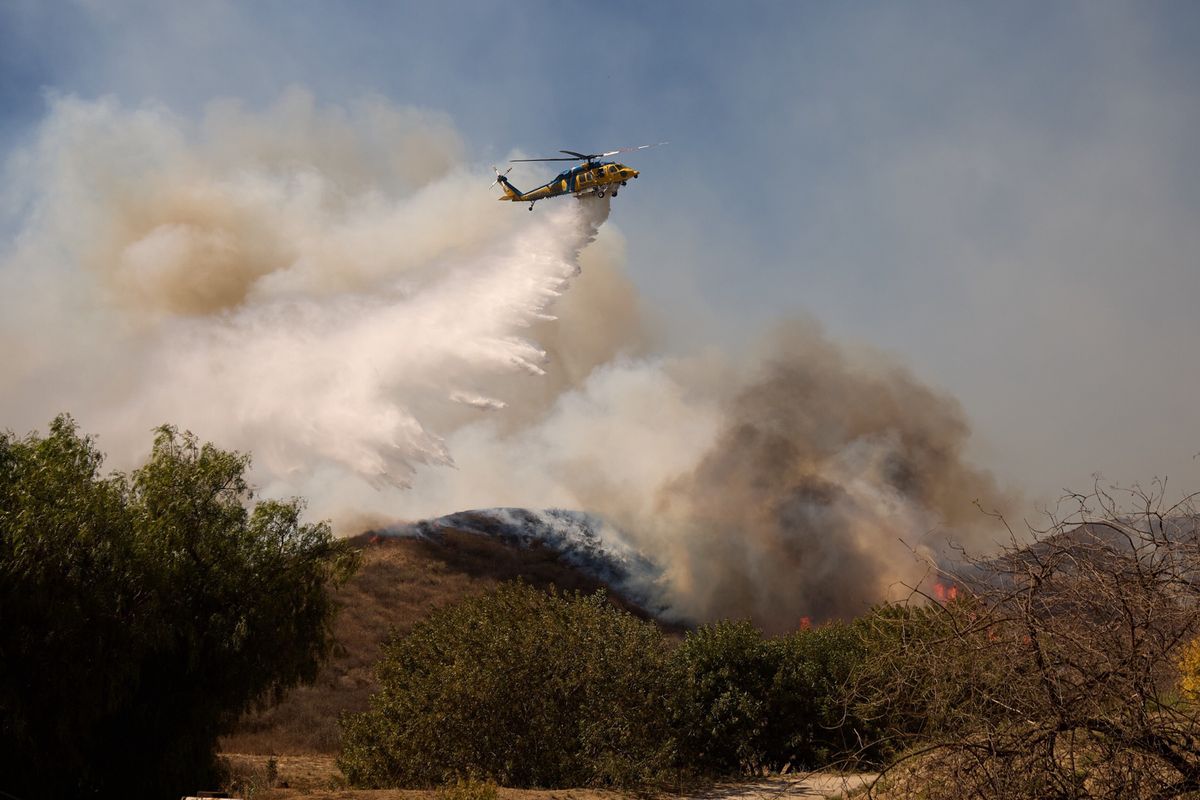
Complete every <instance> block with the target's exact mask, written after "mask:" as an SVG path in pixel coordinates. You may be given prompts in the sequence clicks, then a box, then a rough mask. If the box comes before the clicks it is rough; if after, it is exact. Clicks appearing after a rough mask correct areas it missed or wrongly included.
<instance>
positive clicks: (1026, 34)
mask: <svg viewBox="0 0 1200 800" xmlns="http://www.w3.org/2000/svg"><path fill="white" fill-rule="evenodd" d="M1197 41H1200V5H1197V4H1195V3H1189V2H1157V3H1124V4H1120V3H1104V2H1080V3H1069V2H1061V3H1045V2H1029V3H1020V2H1006V3H992V4H983V3H917V2H913V3H866V2H864V3H834V2H824V3H817V2H811V3H790V2H776V3H753V2H747V3H728V2H725V3H717V2H662V3H644V2H605V3H586V4H585V3H580V2H519V3H513V2H510V3H500V2H438V3H391V2H387V3H385V2H378V3H369V2H359V3H342V4H334V3H314V2H296V1H295V0H289V2H254V3H242V4H233V3H223V2H204V3H182V2H180V3H157V2H155V3H152V2H120V1H119V0H118V2H100V1H99V0H94V2H80V3H62V2H58V3H55V2H35V1H34V0H8V2H5V3H3V4H0V148H3V151H4V152H6V153H7V152H9V151H12V150H13V149H14V148H16V147H18V146H19V145H21V144H22V143H23V142H27V141H29V140H30V139H31V138H32V136H33V135H34V132H35V130H36V126H37V125H38V123H39V121H40V120H41V119H42V118H43V116H44V114H45V112H46V99H45V98H46V96H47V93H69V94H76V95H78V96H80V97H83V98H94V97H98V96H101V95H115V96H116V97H118V98H119V99H120V100H121V101H122V102H123V103H125V104H127V105H130V106H136V105H138V104H140V103H143V102H161V103H164V104H166V105H168V106H170V107H171V108H172V109H174V110H176V111H177V112H179V113H181V114H193V113H198V112H199V110H200V109H201V108H202V107H203V106H204V104H205V103H207V102H208V101H210V100H212V99H213V98H216V97H237V98H241V99H242V100H244V101H245V102H246V103H247V104H248V105H251V106H253V105H263V104H267V103H269V102H271V101H272V100H274V99H275V98H276V97H278V96H279V94H280V93H281V92H282V91H283V90H284V89H285V88H287V87H288V86H291V85H297V84H298V85H302V86H304V87H307V88H308V89H309V90H311V91H312V92H313V93H314V94H315V95H316V96H317V98H318V100H320V101H323V102H330V103H340V102H345V101H348V100H352V99H354V98H356V97H359V96H362V95H363V94H366V93H379V94H382V95H384V96H386V97H388V98H389V99H390V100H392V101H394V102H396V103H401V104H413V105H417V106H421V107H425V108H430V109H436V110H440V111H444V112H445V113H446V114H448V115H449V116H450V117H451V118H452V119H453V121H454V124H455V125H456V126H457V128H458V129H459V131H460V132H461V133H462V135H463V137H464V139H465V141H466V144H467V153H468V157H469V158H470V159H471V160H472V161H474V162H476V163H481V164H486V163H491V162H494V161H498V160H500V159H502V158H505V157H506V156H507V154H509V153H510V151H512V150H513V149H514V148H519V149H520V150H522V151H523V152H525V153H529V154H537V153H543V154H551V153H553V151H556V150H558V149H559V148H571V149H580V148H584V149H586V148H608V147H613V146H622V145H630V144H640V143H643V142H652V141H659V140H664V139H665V140H670V141H671V143H672V144H671V145H670V147H668V148H661V149H659V150H656V151H651V152H648V153H644V154H639V155H638V156H637V157H636V159H631V160H630V163H632V164H633V165H634V166H636V167H638V168H639V169H641V170H642V172H643V177H642V179H641V180H640V181H639V182H638V184H637V185H636V186H635V187H631V190H630V191H629V192H627V193H625V194H622V196H621V198H620V201H621V202H620V203H619V204H617V205H616V206H615V208H616V212H615V214H614V217H613V222H614V223H615V224H616V225H617V226H618V227H619V228H620V229H621V230H622V232H623V233H624V235H625V236H626V238H627V240H628V254H629V270H630V273H631V275H632V277H633V279H634V280H635V282H636V283H637V284H638V285H639V286H640V287H641V288H642V290H643V291H644V294H645V297H646V302H647V305H648V306H649V307H650V308H652V309H653V310H654V311H655V312H656V313H657V314H658V315H659V316H660V317H661V318H662V319H664V320H665V323H664V327H665V330H666V333H665V337H666V339H667V340H668V342H667V346H669V347H672V348H675V349H687V348H692V347H698V346H704V345H719V346H723V347H727V348H731V349H734V350H735V351H736V349H737V348H738V347H742V346H745V344H746V343H747V342H748V341H750V340H751V339H753V338H754V337H756V336H757V335H759V334H760V333H761V332H762V331H763V330H764V328H766V327H769V326H770V324H771V323H772V321H774V320H778V319H781V318H784V317H787V316H791V315H798V314H806V315H811V316H813V317H815V318H817V319H818V320H820V321H821V322H822V323H823V324H824V325H825V326H826V327H827V328H828V329H829V330H830V331H831V332H832V333H833V334H834V335H836V336H838V337H839V338H844V339H847V340H851V341H858V342H863V343H867V344H870V345H873V346H876V347H881V348H884V349H886V350H887V351H889V352H890V353H892V354H894V355H895V356H896V357H897V358H898V359H899V360H900V361H901V362H903V363H905V364H907V365H909V366H910V367H911V368H912V369H913V370H914V371H915V372H916V373H917V374H918V375H920V376H921V377H922V378H924V379H925V380H927V381H929V382H930V383H932V384H933V385H935V386H937V387H939V388H941V389H942V390H944V391H946V392H949V393H950V394H952V395H954V396H955V397H957V398H959V400H960V401H961V403H962V405H963V407H964V409H965V411H966V413H967V415H968V416H969V417H970V418H971V419H972V421H973V424H974V426H975V429H976V432H977V442H976V447H977V454H976V459H977V460H978V461H980V462H981V463H982V464H983V465H985V466H991V467H994V468H995V470H996V471H997V473H998V474H999V475H1000V476H1001V477H1002V478H1004V479H1006V480H1010V481H1013V482H1015V483H1018V484H1022V485H1025V486H1027V487H1030V488H1032V489H1033V490H1034V491H1035V492H1043V491H1044V492H1049V493H1051V494H1053V493H1054V492H1055V491H1056V490H1057V489H1058V488H1060V487H1062V486H1067V485H1072V486H1079V485H1080V484H1081V481H1086V480H1087V477H1088V476H1089V475H1090V474H1091V473H1092V472H1095V471H1101V472H1103V473H1105V474H1106V475H1108V476H1110V477H1112V478H1114V479H1119V480H1123V481H1131V480H1148V479H1149V478H1150V477H1152V476H1154V475H1159V474H1163V473H1169V474H1170V475H1171V476H1172V479H1173V480H1174V481H1176V482H1182V483H1183V484H1185V485H1188V486H1191V487H1200V469H1198V467H1197V463H1196V460H1195V459H1194V458H1193V455H1194V454H1195V453H1196V452H1198V451H1200V424H1198V422H1200V420H1198V418H1197V414H1196V412H1195V410H1194V402H1193V398H1194V397H1195V396H1196V390H1197V389H1198V388H1200V379H1198V376H1200V369H1198V367H1200V364H1198V363H1197V360H1198V359H1197V355H1196V352H1195V346H1196V343H1197V341H1198V340H1200V315H1197V314H1196V313H1195V311H1194V308H1193V306H1194V304H1195V298H1197V297H1200V229H1198V228H1200V226H1197V224H1196V223H1197V221H1200V158H1197V156H1196V152H1195V150H1196V147H1195V141H1196V139H1197V137H1196V131H1197V130H1200V48H1197V47H1196V46H1195V43H1196V42H1197ZM550 172H551V170H547V171H546V173H545V174H546V175H548V174H550ZM543 177H544V176H543V175H542V173H541V172H540V171H538V170H537V169H531V168H526V169H523V170H520V171H518V172H514V174H513V178H514V182H516V183H517V185H519V186H520V185H523V184H533V183H535V182H539V179H542V178H543ZM482 190H484V189H483V187H481V191H482ZM9 229H10V230H11V224H10V228H9Z"/></svg>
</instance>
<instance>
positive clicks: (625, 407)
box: [0, 89, 1006, 631]
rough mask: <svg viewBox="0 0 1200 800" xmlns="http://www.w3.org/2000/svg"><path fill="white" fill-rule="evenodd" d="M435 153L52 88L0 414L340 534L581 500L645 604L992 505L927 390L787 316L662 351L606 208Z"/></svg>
mask: <svg viewBox="0 0 1200 800" xmlns="http://www.w3.org/2000/svg"><path fill="white" fill-rule="evenodd" d="M462 149H463V148H462V144H461V142H460V140H459V138H458V136H457V134H456V133H455V131H454V128H453V126H452V125H451V124H450V122H449V121H448V120H447V119H445V118H444V117H442V116H441V115H438V114H434V113H431V112H427V111H422V110H417V109H410V108H402V107H397V106H395V105H393V104H391V103H389V102H388V101H386V100H383V99H379V98H368V99H365V100H363V101H360V102H358V103H356V104H352V105H349V106H347V107H336V106H332V107H320V106H318V105H317V104H316V103H315V102H314V101H313V99H312V97H311V96H310V95H309V94H307V93H306V92H305V91H303V90H301V89H295V90H292V91H291V92H289V93H287V94H286V95H285V96H283V97H282V98H281V99H280V100H279V101H278V102H277V103H276V104H275V105H273V106H272V107H270V108H267V109H265V110H261V111H251V110H247V109H245V108H243V107H241V106H240V105H239V104H237V103H234V102H229V101H226V102H219V103H214V104H212V105H210V107H209V109H208V111H207V113H206V114H205V116H204V118H203V119H202V120H201V121H199V122H198V123H194V122H191V121H188V120H185V119H181V118H179V117H177V116H176V115H174V114H172V113H171V112H170V111H169V110H168V109H164V108H160V107H153V106H149V107H143V108H139V109H135V110H129V109H124V108H122V107H120V106H119V105H118V104H117V103H116V102H114V101H112V100H100V101H96V102H85V101H81V100H78V99H75V98H69V97H68V98H58V99H56V100H54V101H53V102H52V105H51V108H50V111H49V114H48V116H47V118H46V120H45V122H44V124H43V126H42V128H41V131H40V133H39V136H38V138H37V140H36V142H35V143H34V144H33V145H32V146H31V147H30V148H29V149H27V150H26V151H23V152H22V153H20V154H18V156H17V157H16V158H15V159H14V160H13V161H12V163H11V165H10V178H11V179H10V181H9V186H10V187H11V189H10V195H9V197H8V198H7V200H8V207H10V208H15V209H17V210H18V214H19V223H18V224H19V226H20V234H19V236H18V237H17V238H16V240H15V243H14V245H13V247H12V248H11V249H10V251H9V252H7V253H6V254H5V255H4V257H3V261H2V263H0V304H2V306H3V318H2V320H0V348H3V357H4V362H5V365H6V372H7V379H6V381H5V382H4V384H3V386H0V410H2V411H3V416H4V419H3V424H4V425H5V426H7V427H9V428H12V429H14V430H28V429H32V428H34V427H39V426H43V425H45V423H46V421H47V420H48V419H49V418H50V417H51V416H53V414H55V413H57V412H58V411H61V410H67V411H70V412H72V413H73V414H75V415H76V417H77V418H78V419H79V421H80V423H81V425H82V427H83V428H84V429H85V430H87V431H91V432H96V433H98V434H100V437H101V446H102V448H103V449H105V450H106V451H107V452H109V453H110V455H111V456H112V457H113V460H114V465H115V466H118V467H122V468H124V467H128V466H132V465H133V464H135V463H136V462H137V460H138V458H140V457H142V456H143V455H144V453H145V447H146V442H147V441H148V431H149V430H150V429H151V428H152V427H153V426H154V425H156V424H160V423H162V422H170V423H173V424H177V425H179V426H180V427H186V428H189V429H191V430H193V431H195V432H196V433H197V434H198V435H200V436H202V437H204V438H206V439H210V440H213V441H215V442H217V443H218V444H220V445H221V446H225V447H235V448H238V449H242V450H247V451H250V452H252V453H253V455H254V458H255V469H256V472H255V476H254V477H255V479H256V480H257V481H258V482H259V484H260V485H261V486H262V487H263V491H264V493H266V494H274V495H288V494H300V495H302V496H305V497H308V498H310V501H311V510H312V512H313V513H314V514H316V515H319V516H323V517H333V518H334V520H335V525H338V526H339V527H340V528H341V529H342V531H343V532H346V533H355V532H357V531H355V530H353V529H352V528H351V526H352V525H353V524H354V522H355V521H361V520H363V519H364V518H372V519H380V518H385V519H387V518H390V519H409V520H416V519H421V518H425V517H432V516H439V515H443V514H447V513H451V512H455V511H461V510H465V509H470V508H483V507H492V506H509V507H527V508H535V509H536V508H563V509H574V510H580V511H586V512H589V513H590V514H594V515H599V516H601V517H603V518H604V519H605V520H606V521H607V522H608V523H609V524H608V525H607V526H606V527H605V528H604V531H605V533H604V534H603V535H606V536H609V537H610V538H611V539H612V541H611V542H610V544H611V546H612V547H613V548H614V550H618V549H619V550H620V552H622V553H624V552H628V551H629V548H632V549H633V550H634V551H636V552H637V553H638V554H640V555H639V557H640V558H645V559H647V560H648V562H649V563H653V564H654V565H656V569H655V572H654V574H655V581H656V584H655V587H654V590H655V592H656V593H657V594H658V600H659V604H660V605H661V606H662V607H664V608H667V609H669V611H670V613H671V614H673V615H674V616H676V617H678V618H680V619H685V620H712V619H716V618H720V617H749V618H751V619H753V620H755V621H756V622H758V623H759V624H761V625H763V626H765V627H766V628H768V629H770V630H773V631H779V630H786V629H788V628H791V627H795V625H796V624H798V622H799V620H800V618H801V617H804V616H808V617H811V618H813V619H814V620H820V619H825V618H829V617H837V616H849V615H851V614H854V613H858V612H860V611H862V610H863V609H864V608H865V607H866V606H867V605H869V604H870V603H872V602H876V601H878V600H880V599H882V598H884V597H886V596H887V595H888V594H889V593H890V592H894V591H896V590H897V587H898V586H900V585H901V584H904V583H907V584H909V585H913V584H916V583H918V582H919V581H920V580H921V579H922V576H923V574H924V566H923V564H922V563H921V562H920V560H919V559H918V558H917V556H918V555H920V554H922V553H928V554H936V553H937V552H938V551H939V549H940V548H942V547H944V546H945V544H946V542H948V541H949V540H950V539H951V538H957V539H965V538H970V537H973V536H977V535H978V529H979V527H980V523H981V522H982V521H983V516H982V514H980V513H979V512H978V511H977V510H976V509H975V508H974V506H973V505H972V503H973V501H975V500H979V501H980V502H981V503H982V504H984V505H985V506H987V507H1003V505H1004V504H1005V502H1006V497H1005V496H1004V495H1003V493H1002V492H1001V491H999V490H998V489H997V487H996V485H995V484H994V482H993V481H992V480H991V478H990V477H989V476H988V475H987V474H986V473H984V472H982V471H980V470H979V469H977V468H975V467H973V466H971V465H970V464H969V463H967V462H966V460H965V458H964V455H963V454H964V450H965V447H966V444H967V441H968V439H969V435H970V431H969V428H968V425H967V423H966V420H965V417H964V415H963V413H962V411H961V409H960V408H959V407H958V405H957V404H956V403H955V402H954V401H953V400H952V399H949V398H947V397H945V396H943V395H940V394H939V393H938V392H936V391H934V390H932V389H930V388H929V387H926V386H924V385H922V384H921V383H920V382H919V381H918V380H917V379H916V378H915V377H913V376H912V375H911V374H909V373H908V372H907V371H905V370H904V369H903V368H901V367H899V366H897V365H896V364H894V363H892V362H891V361H889V359H888V358H886V357H884V356H882V355H880V354H878V353H874V352H871V351H868V350H866V349H862V348H859V349H852V348H847V347H845V346H842V345H839V344H837V343H834V342H832V341H830V340H829V339H828V338H827V337H825V336H824V334H823V333H822V332H821V330H820V329H819V328H818V327H817V326H816V325H815V324H813V323H810V322H792V323H787V324H783V325H780V326H779V327H778V328H777V330H775V332H774V333H772V334H770V335H768V336H766V337H764V343H763V345H762V346H761V348H759V351H758V352H753V353H738V354H723V353H719V352H704V353H685V354H678V353H672V354H668V353H663V352H660V351H659V348H657V347H656V346H655V341H654V336H653V334H652V330H653V325H654V322H655V320H656V315H655V313H654V310H653V309H647V308H645V307H643V305H642V303H641V301H640V300H639V298H638V296H637V294H636V292H635V290H634V289H633V287H632V285H631V283H630V282H629V280H628V279H627V278H626V277H625V275H624V273H623V269H622V264H623V260H624V248H625V243H624V241H623V240H622V238H621V236H620V235H619V233H617V232H616V231H615V230H614V229H613V228H612V227H611V226H606V227H604V229H603V230H601V226H602V225H603V223H604V222H605V220H606V219H607V216H608V211H609V205H608V201H607V200H595V199H592V200H585V201H576V200H573V199H567V200H561V201H557V202H554V203H545V204H543V205H542V206H541V207H539V208H538V209H537V212H536V213H535V214H528V213H525V212H524V211H520V212H519V213H518V211H517V209H514V208H513V207H512V206H511V205H509V204H501V203H497V202H496V201H495V199H494V197H495V195H494V194H489V193H488V192H486V191H485V190H484V188H483V187H484V186H486V183H487V181H488V180H490V176H489V175H487V174H486V173H484V171H483V170H481V169H479V168H470V167H467V166H464V165H463V157H462Z"/></svg>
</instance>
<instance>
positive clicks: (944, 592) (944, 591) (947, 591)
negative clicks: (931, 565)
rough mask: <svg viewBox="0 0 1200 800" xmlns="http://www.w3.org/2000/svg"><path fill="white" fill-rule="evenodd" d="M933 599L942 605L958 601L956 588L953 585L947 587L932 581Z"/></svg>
mask: <svg viewBox="0 0 1200 800" xmlns="http://www.w3.org/2000/svg"><path fill="white" fill-rule="evenodd" d="M933 597H934V599H935V600H937V601H938V602H939V603H941V604H942V605H945V604H946V603H952V602H954V601H955V600H957V599H958V587H957V586H955V585H954V584H953V583H952V584H950V585H949V586H947V585H946V584H944V583H940V582H938V581H934V583H933Z"/></svg>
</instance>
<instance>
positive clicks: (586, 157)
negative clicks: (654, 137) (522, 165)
mask: <svg viewBox="0 0 1200 800" xmlns="http://www.w3.org/2000/svg"><path fill="white" fill-rule="evenodd" d="M664 144H670V142H656V143H654V144H639V145H638V146H637V147H618V148H617V149H616V150H609V151H607V152H604V153H577V152H575V151H574V150H559V151H558V152H560V153H566V154H567V155H568V156H569V158H510V159H509V161H510V162H512V163H515V162H518V161H523V162H529V161H592V160H594V159H597V158H604V157H605V156H615V155H616V154H617V153H632V152H634V151H635V150H648V149H650V148H651V147H661V146H662V145H664Z"/></svg>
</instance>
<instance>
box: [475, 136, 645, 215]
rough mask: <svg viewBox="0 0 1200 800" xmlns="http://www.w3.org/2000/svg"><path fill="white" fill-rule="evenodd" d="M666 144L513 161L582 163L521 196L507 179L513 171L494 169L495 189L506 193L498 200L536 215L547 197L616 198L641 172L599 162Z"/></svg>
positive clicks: (613, 163)
mask: <svg viewBox="0 0 1200 800" xmlns="http://www.w3.org/2000/svg"><path fill="white" fill-rule="evenodd" d="M663 144H667V142H659V143H658V144H643V145H638V146H637V147H620V148H618V149H616V150H609V151H608V152H606V153H576V152H575V151H574V150H559V151H558V152H560V153H566V154H567V157H566V158H561V157H558V158H514V159H511V161H510V163H516V162H519V161H582V162H583V163H582V164H580V165H579V166H576V167H572V168H571V169H568V170H563V171H562V172H560V173H558V176H557V177H555V178H554V180H551V181H547V182H546V183H543V184H542V185H541V186H539V187H537V188H536V189H530V190H529V191H528V192H522V191H521V190H520V189H518V188H517V187H515V186H513V185H512V184H511V183H509V181H508V178H506V177H505V176H506V175H508V173H510V172H512V167H509V168H508V169H506V170H504V172H501V171H500V170H499V169H498V168H496V167H492V169H493V170H495V171H496V180H494V181H492V186H495V185H496V184H497V183H498V184H500V186H501V187H502V188H503V189H504V197H499V198H497V199H498V200H511V201H512V202H514V203H529V210H530V211H533V204H534V203H536V202H537V201H538V200H545V199H546V198H547V197H559V196H560V195H564V194H573V195H575V196H576V197H584V196H586V195H591V194H594V195H596V196H597V197H604V195H605V194H606V193H608V192H612V196H613V197H616V196H617V190H618V189H620V188H621V187H622V186H624V185H625V183H626V182H627V181H629V180H630V179H631V178H636V177H637V176H638V174H639V173H638V171H637V170H636V169H634V168H632V167H627V166H625V165H624V164H618V163H616V162H613V161H597V160H596V159H598V158H605V157H607V156H615V155H616V154H617V153H631V152H633V151H635V150H646V149H648V148H651V147H658V146H659V145H663Z"/></svg>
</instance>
